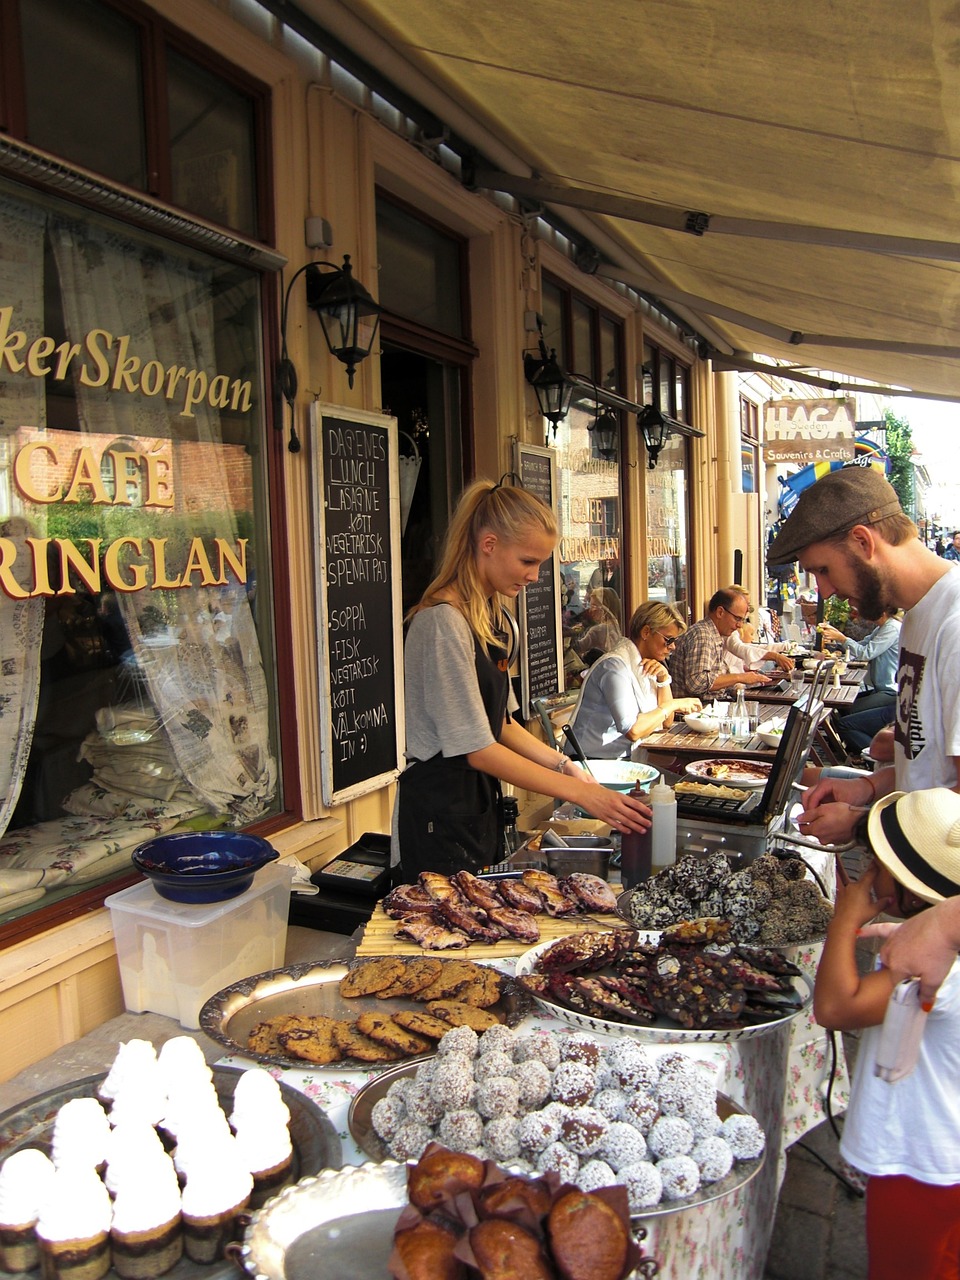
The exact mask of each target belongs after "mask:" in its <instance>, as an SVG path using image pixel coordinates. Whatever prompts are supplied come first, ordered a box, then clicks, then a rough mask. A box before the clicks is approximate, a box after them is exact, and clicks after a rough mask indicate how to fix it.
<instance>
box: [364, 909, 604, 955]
mask: <svg viewBox="0 0 960 1280" xmlns="http://www.w3.org/2000/svg"><path fill="white" fill-rule="evenodd" d="M536 920H537V924H538V925H539V926H540V941H541V942H553V941H554V940H555V939H557V938H565V937H566V936H567V934H570V933H581V932H583V931H585V930H589V929H593V930H594V931H596V930H602V929H622V928H623V927H624V922H623V920H622V919H621V918H620V917H619V916H618V915H614V914H613V913H611V914H610V915H600V914H595V915H588V916H587V915H585V916H562V917H559V918H555V917H554V916H548V915H544V914H540V915H538V916H537V917H536ZM399 923H400V922H399V920H391V919H390V917H389V916H388V915H385V914H384V910H383V907H382V906H380V904H379V903H377V908H376V910H375V911H374V913H373V915H372V916H371V917H370V919H369V920H368V921H367V923H366V926H365V927H364V930H363V937H362V938H361V940H360V942H359V943H358V945H357V955H358V956H423V955H433V956H437V957H439V958H441V959H446V960H460V959H463V960H502V959H503V958H504V957H508V956H522V955H523V953H524V952H525V951H529V950H530V947H531V946H532V945H533V944H532V943H529V942H521V941H520V939H519V938H503V939H502V940H501V941H500V942H493V943H488V942H475V943H471V945H470V946H469V947H465V948H464V949H463V950H462V951H424V949H423V948H422V947H419V946H417V944H416V943H415V942H409V941H407V940H405V939H402V938H395V937H394V931H395V930H396V928H397V925H398V924H399Z"/></svg>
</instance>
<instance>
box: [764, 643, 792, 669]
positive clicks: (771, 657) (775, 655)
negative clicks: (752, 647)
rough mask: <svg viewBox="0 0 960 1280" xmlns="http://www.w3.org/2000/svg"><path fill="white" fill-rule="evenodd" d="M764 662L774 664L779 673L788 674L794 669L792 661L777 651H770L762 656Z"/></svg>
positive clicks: (787, 655)
mask: <svg viewBox="0 0 960 1280" xmlns="http://www.w3.org/2000/svg"><path fill="white" fill-rule="evenodd" d="M763 660H764V662H775V663H776V664H777V666H778V667H779V668H780V670H781V671H786V672H790V671H792V670H793V668H794V665H795V664H794V661H793V659H792V658H791V657H790V655H789V654H787V653H781V652H780V651H779V649H771V650H770V651H769V652H768V653H765V654H764V655H763Z"/></svg>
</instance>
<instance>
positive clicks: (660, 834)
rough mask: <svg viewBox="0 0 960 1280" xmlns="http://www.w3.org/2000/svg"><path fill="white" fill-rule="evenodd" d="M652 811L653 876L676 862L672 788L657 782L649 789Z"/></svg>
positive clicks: (675, 823)
mask: <svg viewBox="0 0 960 1280" xmlns="http://www.w3.org/2000/svg"><path fill="white" fill-rule="evenodd" d="M650 808H651V810H652V811H653V828H652V830H653V839H652V841H651V863H652V866H653V871H654V874H656V873H657V872H658V871H662V870H663V868H664V867H669V866H670V864H671V863H673V862H676V860H677V798H676V796H675V795H674V794H673V787H670V786H668V785H667V784H666V783H665V782H658V783H657V784H656V786H654V787H651V788H650Z"/></svg>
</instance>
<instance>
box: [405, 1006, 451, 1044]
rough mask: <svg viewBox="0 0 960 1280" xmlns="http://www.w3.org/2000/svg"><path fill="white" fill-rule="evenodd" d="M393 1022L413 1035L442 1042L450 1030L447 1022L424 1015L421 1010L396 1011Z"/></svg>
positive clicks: (432, 1015)
mask: <svg viewBox="0 0 960 1280" xmlns="http://www.w3.org/2000/svg"><path fill="white" fill-rule="evenodd" d="M393 1020H394V1022H397V1023H399V1024H400V1026H401V1027H406V1029H407V1030H408V1031H412V1032H413V1033H414V1034H415V1035H418V1036H426V1037H427V1038H428V1039H429V1040H442V1039H443V1037H444V1036H445V1035H446V1034H447V1032H448V1031H449V1030H450V1023H449V1022H444V1020H443V1019H442V1018H437V1017H435V1016H434V1014H432V1013H424V1011H423V1010H422V1009H398V1010H397V1012H396V1013H395V1014H394V1015H393Z"/></svg>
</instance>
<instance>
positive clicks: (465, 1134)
mask: <svg viewBox="0 0 960 1280" xmlns="http://www.w3.org/2000/svg"><path fill="white" fill-rule="evenodd" d="M482 1140H483V1121H482V1120H481V1119H480V1117H479V1116H478V1115H477V1113H476V1111H470V1110H468V1109H464V1110H461V1111H448V1112H447V1114H446V1115H445V1116H444V1117H443V1119H442V1120H441V1121H440V1128H439V1129H438V1130H437V1141H438V1142H441V1143H442V1144H443V1145H444V1146H445V1147H448V1148H449V1149H450V1150H451V1151H464V1152H473V1151H474V1149H475V1148H477V1147H479V1146H480V1143H481V1141H482Z"/></svg>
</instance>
